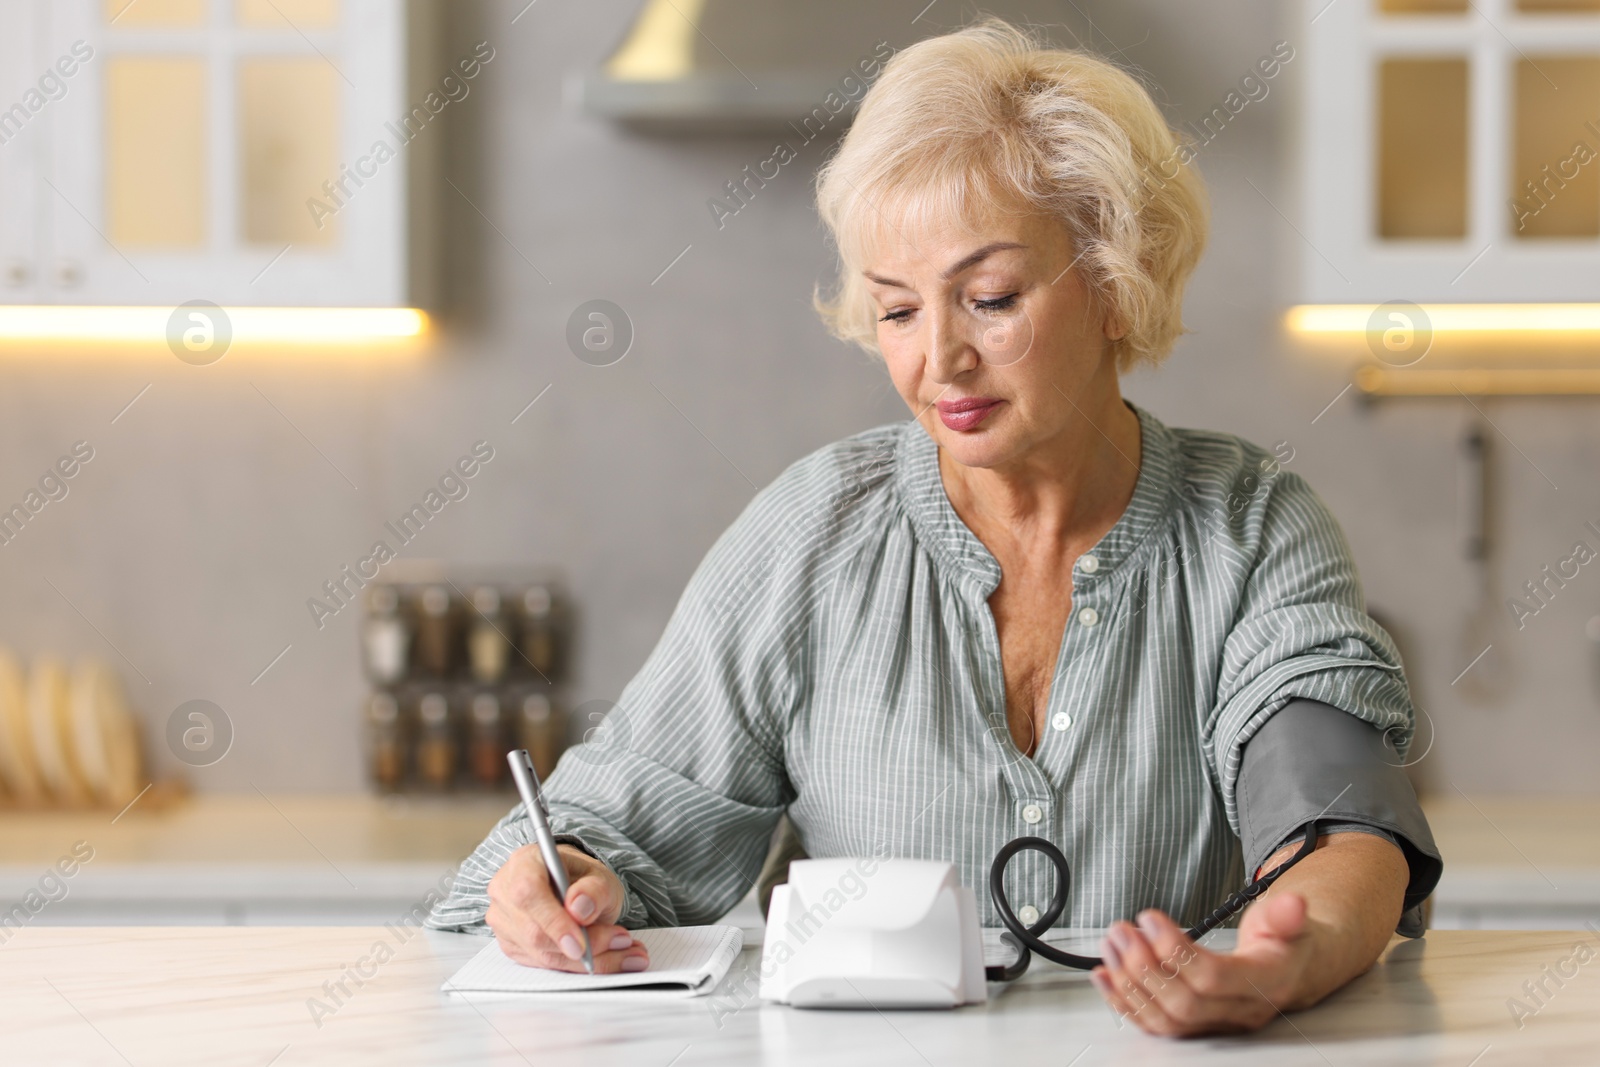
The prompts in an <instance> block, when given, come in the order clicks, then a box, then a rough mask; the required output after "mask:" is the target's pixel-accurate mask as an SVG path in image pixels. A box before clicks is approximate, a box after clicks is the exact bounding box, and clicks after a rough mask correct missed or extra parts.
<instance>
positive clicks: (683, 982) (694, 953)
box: [440, 926, 744, 996]
mask: <svg viewBox="0 0 1600 1067" xmlns="http://www.w3.org/2000/svg"><path fill="white" fill-rule="evenodd" d="M633 936H634V939H635V940H637V941H641V942H643V943H644V945H645V947H646V948H648V949H649V950H650V969H649V970H647V971H637V972H635V973H632V974H592V975H591V974H583V973H582V972H579V973H577V974H573V973H571V972H569V971H547V970H545V969H544V968H542V967H524V966H522V964H520V963H514V962H512V961H511V960H510V959H509V958H508V957H507V956H506V954H505V953H504V952H501V951H500V942H499V941H490V942H489V943H488V944H487V945H485V946H483V950H482V951H481V952H479V953H478V954H477V955H476V956H474V957H472V959H470V960H468V961H467V964H466V966H464V967H462V968H461V969H460V970H459V971H457V972H456V973H455V974H454V975H452V976H451V977H450V979H449V980H448V981H447V982H445V983H444V985H443V986H441V987H440V988H441V989H443V990H444V991H445V992H446V993H581V992H584V991H586V990H591V991H592V990H602V989H654V990H661V991H663V992H666V993H677V994H678V995H680V996H701V995H703V994H706V993H709V992H711V991H712V990H713V989H715V988H716V987H717V983H718V982H720V981H722V976H723V975H725V974H727V973H728V967H729V966H730V965H732V963H733V960H734V957H735V956H737V955H739V949H740V948H741V947H743V945H744V933H743V932H742V931H741V930H740V929H739V928H738V927H737V926H679V927H664V928H661V929H657V930H635V931H633Z"/></svg>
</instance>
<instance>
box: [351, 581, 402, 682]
mask: <svg viewBox="0 0 1600 1067" xmlns="http://www.w3.org/2000/svg"><path fill="white" fill-rule="evenodd" d="M410 646H411V631H410V629H409V628H408V627H407V626H406V622H405V620H404V619H403V618H401V616H400V593H399V590H397V589H395V587H394V586H392V585H375V586H373V587H372V588H371V589H370V590H368V592H367V617H366V619H365V620H364V621H363V622H362V624H361V659H362V663H363V664H364V665H365V667H366V670H367V677H368V678H369V679H370V680H371V681H372V682H373V683H374V684H375V685H393V684H394V683H396V682H398V681H399V680H400V679H401V678H403V677H405V673H406V654H407V652H409V651H410Z"/></svg>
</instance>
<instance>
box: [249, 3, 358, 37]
mask: <svg viewBox="0 0 1600 1067" xmlns="http://www.w3.org/2000/svg"><path fill="white" fill-rule="evenodd" d="M234 17H235V18H236V19H238V20H239V25H241V26H249V27H251V28H252V29H279V28H281V27H282V26H283V25H284V23H286V22H287V23H288V24H289V25H291V26H294V27H296V28H298V29H318V30H325V29H331V28H332V27H334V26H336V25H338V23H339V0H235V3H234Z"/></svg>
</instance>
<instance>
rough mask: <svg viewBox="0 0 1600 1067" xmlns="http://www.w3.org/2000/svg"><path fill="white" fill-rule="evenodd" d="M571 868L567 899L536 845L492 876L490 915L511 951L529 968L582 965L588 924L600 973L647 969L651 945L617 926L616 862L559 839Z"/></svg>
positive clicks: (491, 923) (619, 886) (492, 925)
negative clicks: (611, 863) (553, 881)
mask: <svg viewBox="0 0 1600 1067" xmlns="http://www.w3.org/2000/svg"><path fill="white" fill-rule="evenodd" d="M557 851H558V852H560V853H561V860H562V862H563V863H564V864H565V865H566V868H567V885H568V886H569V888H568V890H567V899H566V900H565V901H562V900H561V899H559V898H558V897H557V896H556V893H555V889H554V888H553V887H552V886H551V884H550V872H549V871H548V870H547V869H546V868H545V865H544V857H543V856H542V855H541V854H540V852H539V847H538V846H537V845H526V846H524V847H522V848H519V849H517V851H515V852H513V853H512V854H511V858H510V859H509V860H507V861H506V862H505V865H504V866H503V867H501V868H500V870H499V871H497V872H496V873H495V876H494V877H493V878H491V879H490V880H489V914H488V916H487V917H486V921H487V922H488V924H489V928H490V929H491V930H493V931H494V933H495V937H497V938H499V939H500V948H501V950H502V951H503V952H505V954H506V955H507V956H509V957H510V958H511V959H513V960H515V961H516V962H518V963H520V964H522V965H523V966H526V967H545V968H548V969H549V970H554V971H582V970H583V931H584V930H585V929H587V930H588V931H589V940H590V943H591V945H592V947H593V952H594V971H595V973H596V974H613V973H615V972H617V971H642V970H644V969H645V968H646V967H648V966H649V965H650V952H649V950H648V949H646V948H645V947H644V945H643V944H641V943H640V942H638V941H635V940H634V939H633V935H632V934H630V933H629V932H628V931H627V930H626V929H625V928H623V927H621V926H618V925H616V922H617V916H618V915H620V914H621V913H622V897H623V893H622V882H621V881H619V880H618V878H617V876H616V875H615V874H613V873H612V871H611V868H609V867H607V866H606V865H605V864H603V863H601V862H600V861H599V860H597V859H595V858H593V857H592V856H589V855H588V854H587V853H585V852H583V851H582V850H580V849H576V848H573V847H572V846H571V845H559V846H557Z"/></svg>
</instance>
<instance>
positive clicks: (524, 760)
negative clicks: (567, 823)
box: [506, 748, 594, 974]
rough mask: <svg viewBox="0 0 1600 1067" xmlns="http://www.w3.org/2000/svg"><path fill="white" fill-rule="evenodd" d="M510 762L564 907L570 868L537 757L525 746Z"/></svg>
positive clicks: (590, 957)
mask: <svg viewBox="0 0 1600 1067" xmlns="http://www.w3.org/2000/svg"><path fill="white" fill-rule="evenodd" d="M506 762H507V763H509V764H511V777H512V778H514V779H515V780H516V783H517V792H519V793H521V794H522V806H523V807H524V808H526V809H528V821H529V822H531V823H533V836H534V837H535V838H537V839H538V841H539V851H540V852H541V853H543V854H544V865H545V866H546V867H548V868H549V869H550V883H551V884H552V885H554V886H555V888H556V893H557V894H558V895H559V896H560V898H561V904H562V907H565V906H566V903H567V889H568V888H569V886H568V885H567V868H566V865H565V864H563V863H562V862H561V853H559V852H557V851H556V837H555V835H554V834H552V833H551V832H550V812H549V810H548V809H547V808H546V807H545V806H544V791H543V790H541V789H540V788H539V774H538V772H537V771H535V770H534V769H533V760H531V759H529V758H528V750H527V749H525V748H519V749H517V750H516V751H515V752H507V753H506ZM582 929H583V967H584V970H586V971H588V972H589V973H590V974H593V973H594V952H593V950H592V949H591V948H590V945H589V931H588V929H587V928H582Z"/></svg>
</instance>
